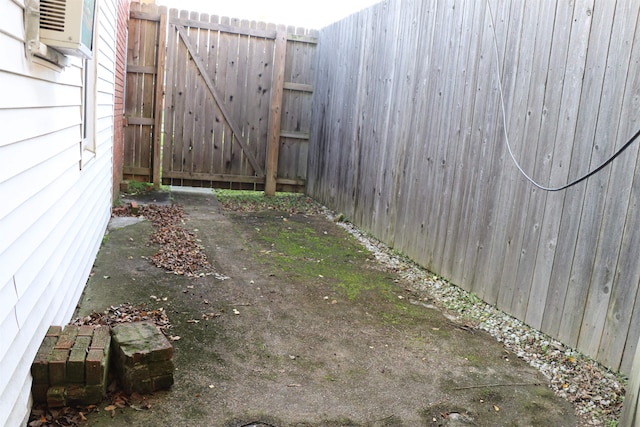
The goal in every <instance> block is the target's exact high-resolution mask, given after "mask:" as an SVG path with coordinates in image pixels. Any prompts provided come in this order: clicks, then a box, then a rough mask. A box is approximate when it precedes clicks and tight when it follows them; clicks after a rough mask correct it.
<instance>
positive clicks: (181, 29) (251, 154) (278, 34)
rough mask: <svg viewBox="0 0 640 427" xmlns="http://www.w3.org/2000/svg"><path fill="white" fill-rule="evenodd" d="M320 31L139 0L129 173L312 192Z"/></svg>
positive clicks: (132, 48) (168, 180)
mask: <svg viewBox="0 0 640 427" xmlns="http://www.w3.org/2000/svg"><path fill="white" fill-rule="evenodd" d="M315 34H316V32H314V31H311V30H305V29H303V28H294V27H289V28H285V27H284V26H276V25H274V24H266V23H262V22H249V21H240V20H237V19H230V18H226V17H218V16H215V15H212V16H209V15H208V14H198V13H196V12H187V11H180V12H178V11H177V10H175V9H172V10H171V11H170V13H169V14H167V11H166V9H165V8H162V7H161V8H158V7H157V6H155V5H142V6H140V5H139V4H137V3H133V4H132V7H131V21H130V36H129V52H130V55H129V63H128V66H127V71H128V76H129V79H128V81H127V84H128V86H127V94H128V95H129V93H131V96H127V114H126V116H127V121H128V124H129V127H132V129H130V130H129V135H130V136H131V137H130V138H127V141H126V144H128V145H126V146H127V147H130V148H129V150H125V153H132V156H128V157H126V159H127V160H129V159H130V160H131V162H130V163H127V164H126V166H125V175H127V174H130V175H131V176H132V177H133V178H134V179H135V178H140V179H143V180H152V181H153V182H156V183H159V182H160V179H161V181H162V183H163V184H173V185H189V186H198V187H200V186H204V187H226V188H249V189H263V188H264V189H266V190H267V192H269V193H273V192H274V191H275V189H276V187H277V188H278V190H288V191H303V190H304V185H305V180H306V170H307V152H308V141H309V131H310V126H311V95H312V93H313V86H312V83H313V79H314V65H315V48H316V43H317V38H316V37H315ZM163 35H164V36H163ZM165 75H166V80H165ZM158 82H166V85H164V90H163V84H162V83H160V84H158ZM129 83H131V84H129ZM163 93H164V109H163V108H162V103H161V102H159V101H161V100H162V98H163V97H162V95H163ZM161 126H162V129H163V131H164V132H163V133H162V136H163V138H160V135H161V133H160V132H158V131H155V130H156V129H161ZM161 153H162V154H161ZM161 157H162V161H160V158H161ZM161 165H162V166H161ZM161 170H162V173H161V175H162V177H161V178H160V171H161ZM136 175H137V176H136Z"/></svg>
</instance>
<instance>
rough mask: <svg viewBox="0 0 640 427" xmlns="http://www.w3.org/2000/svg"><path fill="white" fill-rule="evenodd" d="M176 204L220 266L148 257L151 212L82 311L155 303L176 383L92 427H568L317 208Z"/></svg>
mask: <svg viewBox="0 0 640 427" xmlns="http://www.w3.org/2000/svg"><path fill="white" fill-rule="evenodd" d="M174 199H175V202H176V203H179V204H181V205H183V206H184V211H185V213H186V215H185V216H184V220H183V221H184V222H183V223H182V226H184V228H185V230H187V231H188V232H189V233H190V234H189V235H190V236H193V241H194V242H196V243H197V245H199V247H200V248H201V250H202V252H203V253H204V254H206V256H207V259H208V263H209V264H210V266H211V268H212V269H213V271H216V272H218V273H219V275H218V276H213V275H204V276H202V277H200V276H198V275H195V277H186V276H185V275H178V274H174V273H172V272H167V271H165V270H163V269H160V268H157V267H155V266H154V265H152V264H151V263H150V262H149V259H150V258H152V257H153V256H154V254H156V253H157V252H158V246H157V244H156V243H153V242H151V243H150V240H149V239H150V236H151V235H152V234H153V233H154V229H153V227H152V225H151V224H150V223H149V222H148V221H144V222H141V223H138V224H134V225H130V226H128V227H124V228H121V229H118V230H113V231H112V232H111V233H110V235H109V238H108V240H107V241H106V242H105V244H104V245H103V248H102V249H101V251H100V254H99V256H98V259H97V261H96V265H95V267H94V274H93V276H92V278H91V280H90V281H89V284H88V287H87V290H86V292H85V294H84V296H83V300H82V302H81V304H80V307H79V311H78V315H79V316H83V315H84V316H86V315H88V314H89V313H91V312H93V311H100V310H104V309H105V308H107V307H109V306H117V305H119V304H122V303H130V304H134V305H136V304H140V303H145V304H146V305H147V306H148V307H149V309H150V310H159V309H162V310H163V311H165V312H166V314H167V316H168V318H169V321H170V325H171V326H170V328H169V329H168V330H167V334H171V335H172V336H173V337H174V338H175V337H178V339H176V340H175V341H174V347H175V356H174V361H175V364H176V372H175V385H174V386H173V388H172V389H171V390H170V391H167V392H162V393H157V394H155V395H153V396H147V397H146V402H147V404H146V407H145V408H144V409H140V408H132V407H125V408H118V409H117V410H116V411H114V412H113V413H112V412H109V411H104V410H100V411H98V412H95V413H92V414H88V416H87V418H88V421H87V422H88V423H89V425H95V426H101V425H132V426H151V425H173V426H224V427H227V426H228V427H240V426H277V427H293V426H297V427H301V426H325V427H329V426H363V427H364V426H412V427H413V426H497V425H504V426H574V425H577V420H576V418H575V416H574V415H573V408H572V407H571V405H570V404H569V403H567V402H566V401H564V400H562V399H560V398H558V397H556V396H555V395H554V393H553V392H552V391H551V390H550V389H549V388H548V385H547V380H546V379H545V378H544V377H543V376H542V375H541V374H540V373H539V372H538V371H536V370H535V369H533V368H531V367H529V366H528V365H527V364H526V363H525V362H523V361H521V360H519V359H518V358H517V357H515V356H514V355H513V354H511V353H509V352H507V351H506V350H505V349H504V347H503V346H502V345H500V344H499V343H497V342H496V341H495V339H493V338H491V337H490V336H489V335H488V334H486V333H484V332H482V331H479V330H476V329H475V328H473V327H470V326H469V325H465V324H461V323H458V322H455V321H452V320H450V319H449V318H447V317H445V316H444V315H443V313H442V312H441V311H439V310H438V309H436V308H435V306H434V305H433V304H431V301H430V299H429V296H428V295H424V294H419V293H417V292H416V291H415V290H413V289H412V288H411V286H409V284H408V283H406V282H404V279H403V278H402V277H401V276H400V275H398V274H397V273H394V272H390V271H387V270H386V269H384V268H382V267H381V266H380V265H379V264H378V262H377V261H376V260H375V258H374V257H373V256H371V254H370V253H369V252H368V251H367V250H366V249H365V248H364V247H363V246H361V245H360V244H359V243H358V242H357V241H355V239H354V238H353V237H352V236H351V235H349V234H348V233H346V232H345V231H344V230H343V229H342V228H340V227H337V226H336V224H334V223H333V222H331V221H328V220H327V219H326V218H325V217H324V216H322V215H318V214H315V213H313V209H311V210H305V211H299V210H296V209H289V208H287V207H286V206H285V207H284V209H283V210H279V211H278V210H273V209H264V210H261V211H258V212H255V211H243V210H225V209H223V208H221V207H220V206H219V205H218V204H217V202H216V201H215V199H214V198H213V196H212V195H203V194H182V193H175V194H174ZM224 276H227V277H228V279H225V280H222V279H223V278H224Z"/></svg>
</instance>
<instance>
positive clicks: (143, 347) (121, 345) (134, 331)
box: [113, 322, 173, 366]
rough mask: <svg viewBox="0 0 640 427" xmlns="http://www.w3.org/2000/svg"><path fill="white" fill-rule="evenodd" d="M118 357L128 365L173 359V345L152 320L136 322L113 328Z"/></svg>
mask: <svg viewBox="0 0 640 427" xmlns="http://www.w3.org/2000/svg"><path fill="white" fill-rule="evenodd" d="M113 345H114V348H115V350H116V352H117V354H118V359H119V360H121V361H122V362H124V364H125V365H127V366H135V365H138V364H146V363H150V362H162V361H166V360H171V358H172V356H173V346H172V345H171V343H169V340H167V338H166V337H165V336H164V335H163V334H162V332H160V330H159V329H158V328H157V327H156V325H154V324H153V323H151V322H134V323H126V324H121V325H118V326H115V327H114V328H113Z"/></svg>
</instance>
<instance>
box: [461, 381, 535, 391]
mask: <svg viewBox="0 0 640 427" xmlns="http://www.w3.org/2000/svg"><path fill="white" fill-rule="evenodd" d="M538 385H542V383H510V384H481V385H469V386H466V387H455V388H452V389H451V390H470V389H472V388H491V387H524V386H538Z"/></svg>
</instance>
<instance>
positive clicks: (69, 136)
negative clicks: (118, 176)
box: [0, 126, 80, 218]
mask: <svg viewBox="0 0 640 427" xmlns="http://www.w3.org/2000/svg"><path fill="white" fill-rule="evenodd" d="M79 142H80V129H79V128H78V127H77V126H72V127H69V128H66V129H61V130H60V131H58V132H55V133H53V134H47V135H39V136H37V137H35V138H31V139H27V140H24V141H21V142H20V143H19V144H9V145H4V146H0V183H2V182H4V181H7V180H9V179H10V178H15V177H16V176H18V175H20V174H21V173H24V172H26V171H28V170H31V169H33V168H35V167H36V166H38V165H41V164H43V163H45V162H46V161H47V160H49V159H51V158H52V157H54V156H56V155H58V154H60V153H62V152H64V151H65V150H68V149H69V148H71V147H75V148H77V147H78V143H79ZM24 153H29V155H28V156H25V155H24ZM18 158H19V159H21V161H19V162H17V161H15V159H18ZM49 176H50V175H49ZM51 178H53V177H51ZM0 212H2V211H1V210H0ZM3 216H4V215H2V214H1V213H0V218H2V217H3Z"/></svg>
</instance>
